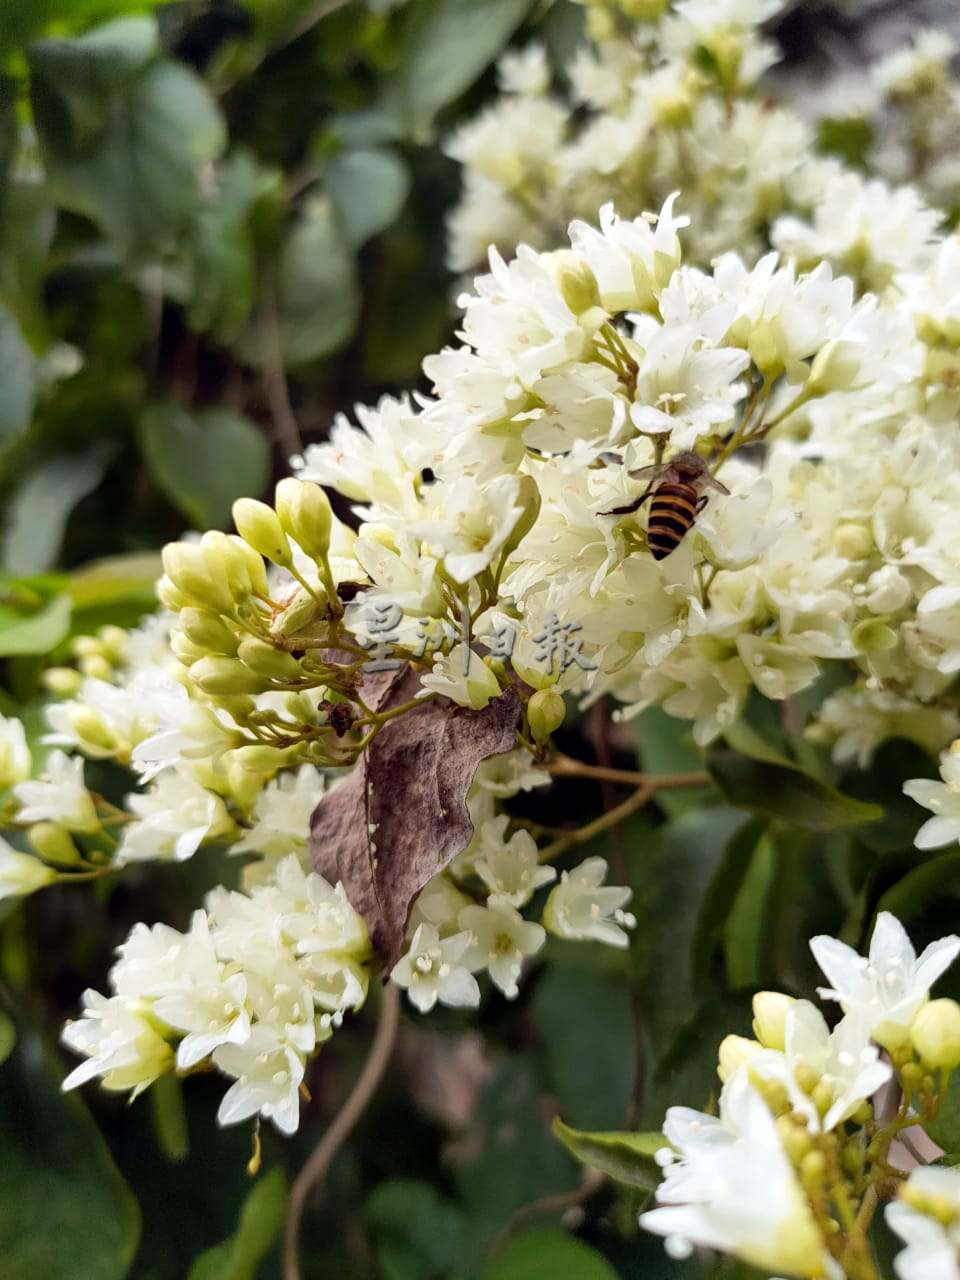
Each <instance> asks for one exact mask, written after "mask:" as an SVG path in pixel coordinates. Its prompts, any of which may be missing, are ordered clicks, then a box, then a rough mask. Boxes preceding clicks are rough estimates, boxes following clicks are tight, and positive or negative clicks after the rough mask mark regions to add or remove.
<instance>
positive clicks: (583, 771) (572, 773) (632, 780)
mask: <svg viewBox="0 0 960 1280" xmlns="http://www.w3.org/2000/svg"><path fill="white" fill-rule="evenodd" d="M543 767H544V768H545V769H546V770H547V772H548V773H552V774H553V776H554V777H555V778H593V779H595V780H596V781H597V782H618V783H620V785H621V786H624V787H649V788H650V789H651V790H653V791H679V790H681V789H682V788H684V787H708V786H709V785H710V784H711V782H712V781H713V779H712V778H711V777H710V775H709V773H705V772H698V773H665V774H663V775H662V776H661V777H657V775H656V774H649V773H638V772H636V771H635V770H633V769H609V768H606V767H605V766H603V765H596V764H582V763H581V762H580V761H579V760H573V759H571V758H570V756H557V758H556V759H555V760H552V761H550V763H549V764H546V765H544V766H543Z"/></svg>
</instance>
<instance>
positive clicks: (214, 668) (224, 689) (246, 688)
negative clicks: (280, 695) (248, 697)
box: [190, 658, 269, 697]
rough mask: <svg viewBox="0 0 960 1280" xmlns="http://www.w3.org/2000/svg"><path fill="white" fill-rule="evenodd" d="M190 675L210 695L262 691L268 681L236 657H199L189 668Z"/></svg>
mask: <svg viewBox="0 0 960 1280" xmlns="http://www.w3.org/2000/svg"><path fill="white" fill-rule="evenodd" d="M190 676H191V679H192V680H193V681H194V683H195V684H196V685H197V686H198V688H200V689H202V690H203V692H204V693H208V694H210V696H211V697H216V696H217V695H218V694H221V693H226V694H233V693H263V691H264V690H265V689H266V688H267V685H268V683H269V682H268V681H267V680H265V679H264V677H263V676H258V675H257V674H256V672H254V671H251V670H250V668H249V667H245V666H244V665H243V663H242V662H238V661H237V660H236V658H201V659H200V661H199V662H195V663H194V664H193V666H192V667H191V668H190Z"/></svg>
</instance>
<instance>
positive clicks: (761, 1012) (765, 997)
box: [753, 991, 795, 1050]
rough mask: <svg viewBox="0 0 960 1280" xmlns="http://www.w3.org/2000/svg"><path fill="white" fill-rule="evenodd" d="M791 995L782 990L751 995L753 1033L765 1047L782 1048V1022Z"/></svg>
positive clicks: (790, 1003) (791, 997) (791, 999)
mask: <svg viewBox="0 0 960 1280" xmlns="http://www.w3.org/2000/svg"><path fill="white" fill-rule="evenodd" d="M794 1003H795V1002H794V998H793V996H787V995H784V994H783V992H782V991H758V992H757V994H756V995H755V996H754V997H753V1034H754V1035H755V1036H756V1037H757V1039H758V1040H759V1041H760V1043H761V1044H762V1045H763V1047H764V1048H765V1049H780V1050H782V1049H783V1046H784V1023H785V1020H786V1016H787V1010H788V1009H789V1008H790V1006H791V1005H792V1004H794Z"/></svg>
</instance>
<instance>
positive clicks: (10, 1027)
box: [0, 1010, 17, 1067]
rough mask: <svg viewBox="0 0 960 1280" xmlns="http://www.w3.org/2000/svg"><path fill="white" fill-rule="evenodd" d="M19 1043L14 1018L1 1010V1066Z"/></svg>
mask: <svg viewBox="0 0 960 1280" xmlns="http://www.w3.org/2000/svg"><path fill="white" fill-rule="evenodd" d="M16 1043H17V1028H16V1025H15V1024H14V1021H13V1019H12V1018H10V1017H8V1015H7V1014H5V1013H4V1012H3V1011H2V1010H0V1067H2V1066H3V1064H4V1063H5V1062H6V1060H7V1059H8V1058H9V1057H10V1055H11V1053H13V1048H14V1045H15V1044H16Z"/></svg>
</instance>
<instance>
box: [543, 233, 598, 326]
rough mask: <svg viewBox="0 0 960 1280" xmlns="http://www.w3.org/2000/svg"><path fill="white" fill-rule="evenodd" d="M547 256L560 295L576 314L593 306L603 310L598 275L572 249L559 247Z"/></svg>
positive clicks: (580, 314)
mask: <svg viewBox="0 0 960 1280" xmlns="http://www.w3.org/2000/svg"><path fill="white" fill-rule="evenodd" d="M546 258H547V263H548V265H549V267H550V268H551V270H552V272H553V276H554V279H555V280H556V282H557V287H558V288H559V290H560V296H561V297H562V298H563V300H564V302H565V303H566V304H567V306H568V307H569V308H570V310H571V311H572V312H573V314H574V315H575V316H582V315H583V314H584V313H585V312H587V311H589V310H590V309H591V308H592V307H597V308H600V309H601V310H602V307H601V303H600V288H599V286H598V284H597V277H596V276H595V275H594V274H593V272H592V271H591V270H590V268H589V267H588V266H587V264H586V263H585V262H584V261H583V260H582V259H581V258H580V257H579V256H578V255H577V254H575V253H574V252H573V250H572V249H558V250H557V251H556V252H555V253H551V254H547V255H546ZM605 314H606V313H604V316H605ZM600 322H601V323H602V318H601V321H600Z"/></svg>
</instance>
